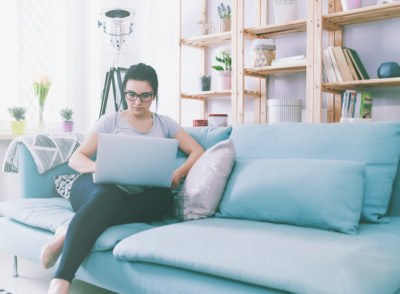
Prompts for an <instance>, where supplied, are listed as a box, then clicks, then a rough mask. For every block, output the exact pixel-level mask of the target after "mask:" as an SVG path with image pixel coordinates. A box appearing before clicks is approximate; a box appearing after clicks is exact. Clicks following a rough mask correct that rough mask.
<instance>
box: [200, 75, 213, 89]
mask: <svg viewBox="0 0 400 294" xmlns="http://www.w3.org/2000/svg"><path fill="white" fill-rule="evenodd" d="M200 82H201V90H202V91H210V88H211V76H201V77H200Z"/></svg>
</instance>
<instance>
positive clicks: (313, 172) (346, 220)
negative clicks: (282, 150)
mask: <svg viewBox="0 0 400 294" xmlns="http://www.w3.org/2000/svg"><path fill="white" fill-rule="evenodd" d="M364 177H365V165H364V164H363V163H358V162H352V161H343V160H320V159H256V160H238V161H236V162H235V166H234V169H233V172H232V175H231V177H230V179H229V183H228V185H227V187H226V190H225V193H224V196H223V199H222V202H221V204H220V207H219V209H220V213H219V214H217V216H221V217H228V218H244V219H253V220H261V221H271V222H277V223H286V224H294V225H299V226H308V227H316V228H321V229H333V230H335V231H339V232H343V233H347V234H356V233H357V228H358V222H359V220H360V215H361V208H362V201H363V196H364V184H365V181H364Z"/></svg>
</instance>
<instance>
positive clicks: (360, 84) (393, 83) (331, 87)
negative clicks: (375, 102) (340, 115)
mask: <svg viewBox="0 0 400 294" xmlns="http://www.w3.org/2000/svg"><path fill="white" fill-rule="evenodd" d="M390 87H400V78H388V79H369V80H361V81H351V82H342V83H323V84H322V91H324V92H330V93H342V92H344V91H346V90H362V89H368V88H390Z"/></svg>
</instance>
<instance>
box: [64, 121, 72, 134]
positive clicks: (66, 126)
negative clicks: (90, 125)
mask: <svg viewBox="0 0 400 294" xmlns="http://www.w3.org/2000/svg"><path fill="white" fill-rule="evenodd" d="M62 129H63V132H65V133H67V132H72V131H73V130H74V122H73V121H63V123H62Z"/></svg>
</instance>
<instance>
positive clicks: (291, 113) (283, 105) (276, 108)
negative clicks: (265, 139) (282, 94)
mask: <svg viewBox="0 0 400 294" xmlns="http://www.w3.org/2000/svg"><path fill="white" fill-rule="evenodd" d="M301 105H302V100H301V99H268V102H267V110H268V116H267V117H268V123H276V122H301Z"/></svg>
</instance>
